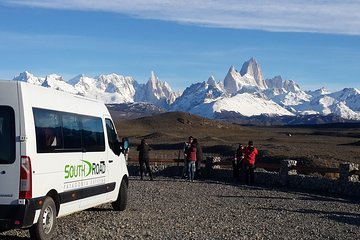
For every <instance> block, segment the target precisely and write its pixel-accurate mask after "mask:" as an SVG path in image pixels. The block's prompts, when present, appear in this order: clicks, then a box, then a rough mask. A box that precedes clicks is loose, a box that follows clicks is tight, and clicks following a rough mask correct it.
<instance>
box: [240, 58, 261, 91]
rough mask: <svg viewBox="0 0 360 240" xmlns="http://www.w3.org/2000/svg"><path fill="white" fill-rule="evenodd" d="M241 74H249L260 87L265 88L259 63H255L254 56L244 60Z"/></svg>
mask: <svg viewBox="0 0 360 240" xmlns="http://www.w3.org/2000/svg"><path fill="white" fill-rule="evenodd" d="M240 74H241V76H245V75H250V76H252V77H254V78H255V81H256V84H257V86H258V87H259V88H260V89H266V83H265V80H264V76H263V73H262V70H261V66H260V64H258V63H257V61H256V60H255V58H250V59H249V60H248V61H246V62H245V63H244V64H243V65H242V68H241V70H240Z"/></svg>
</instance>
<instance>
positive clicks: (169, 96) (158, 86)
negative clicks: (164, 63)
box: [134, 71, 178, 108]
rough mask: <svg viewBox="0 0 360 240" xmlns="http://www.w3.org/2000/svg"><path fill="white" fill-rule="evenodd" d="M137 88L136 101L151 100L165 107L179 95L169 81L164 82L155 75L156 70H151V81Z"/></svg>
mask: <svg viewBox="0 0 360 240" xmlns="http://www.w3.org/2000/svg"><path fill="white" fill-rule="evenodd" d="M137 89H138V90H137V91H136V94H135V98H134V100H135V101H136V102H150V103H153V104H154V105H156V106H159V107H163V108H167V107H169V105H171V104H172V103H173V102H174V101H175V99H176V98H177V97H178V94H177V93H175V92H173V91H172V89H171V87H170V85H169V84H168V83H167V82H165V81H164V82H162V81H160V80H159V79H158V78H157V77H156V76H155V73H154V71H151V74H150V78H149V81H148V82H147V83H146V84H145V85H142V86H139V87H138V88H137Z"/></svg>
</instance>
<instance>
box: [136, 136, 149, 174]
mask: <svg viewBox="0 0 360 240" xmlns="http://www.w3.org/2000/svg"><path fill="white" fill-rule="evenodd" d="M137 150H138V151H139V164H140V177H141V180H143V174H144V164H145V166H146V170H147V172H148V173H149V176H150V180H151V181H152V180H153V177H152V173H151V169H150V157H149V151H151V148H150V146H149V145H148V144H147V142H146V140H145V139H142V140H141V143H140V145H139V146H138V147H137Z"/></svg>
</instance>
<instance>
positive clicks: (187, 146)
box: [182, 136, 194, 178]
mask: <svg viewBox="0 0 360 240" xmlns="http://www.w3.org/2000/svg"><path fill="white" fill-rule="evenodd" d="M193 141H194V138H193V137H192V136H190V137H189V138H188V141H187V142H185V144H184V147H183V153H184V167H183V171H182V178H186V177H188V176H186V175H187V172H188V169H187V167H188V156H187V152H188V150H189V148H190V146H191V143H192V142H193Z"/></svg>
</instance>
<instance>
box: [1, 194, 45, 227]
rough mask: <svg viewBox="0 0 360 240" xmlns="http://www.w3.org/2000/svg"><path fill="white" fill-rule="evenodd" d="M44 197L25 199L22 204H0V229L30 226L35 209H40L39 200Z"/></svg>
mask: <svg viewBox="0 0 360 240" xmlns="http://www.w3.org/2000/svg"><path fill="white" fill-rule="evenodd" d="M44 199H45V198H36V199H31V200H26V204H24V205H0V229H1V230H8V229H15V228H28V227H31V226H32V225H33V222H34V217H35V212H36V210H38V209H41V205H39V200H44Z"/></svg>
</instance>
